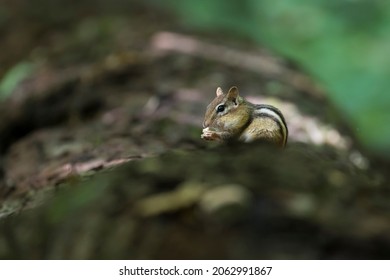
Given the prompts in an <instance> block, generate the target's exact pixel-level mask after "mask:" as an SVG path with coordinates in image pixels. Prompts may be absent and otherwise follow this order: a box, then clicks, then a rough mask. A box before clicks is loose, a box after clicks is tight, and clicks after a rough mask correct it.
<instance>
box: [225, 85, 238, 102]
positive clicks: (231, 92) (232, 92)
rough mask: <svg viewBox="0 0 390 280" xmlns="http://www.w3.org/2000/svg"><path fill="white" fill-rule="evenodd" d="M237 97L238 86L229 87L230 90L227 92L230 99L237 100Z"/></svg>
mask: <svg viewBox="0 0 390 280" xmlns="http://www.w3.org/2000/svg"><path fill="white" fill-rule="evenodd" d="M237 97H238V88H237V87H236V86H234V87H231V88H230V89H229V92H228V93H227V98H228V100H232V101H234V102H236V100H237Z"/></svg>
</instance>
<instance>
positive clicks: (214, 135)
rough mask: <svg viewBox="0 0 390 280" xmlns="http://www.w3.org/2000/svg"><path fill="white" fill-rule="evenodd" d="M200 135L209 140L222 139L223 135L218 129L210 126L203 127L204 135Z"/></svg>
mask: <svg viewBox="0 0 390 280" xmlns="http://www.w3.org/2000/svg"><path fill="white" fill-rule="evenodd" d="M200 137H201V138H202V139H204V140H207V141H216V140H221V136H220V135H219V133H218V132H216V131H213V130H210V129H209V128H208V127H206V128H205V129H203V131H202V135H201V136H200Z"/></svg>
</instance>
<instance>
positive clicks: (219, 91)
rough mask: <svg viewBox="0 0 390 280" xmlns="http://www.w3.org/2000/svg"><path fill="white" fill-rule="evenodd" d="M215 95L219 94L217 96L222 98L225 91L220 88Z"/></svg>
mask: <svg viewBox="0 0 390 280" xmlns="http://www.w3.org/2000/svg"><path fill="white" fill-rule="evenodd" d="M215 93H216V94H217V96H221V95H222V94H223V91H222V89H221V88H220V87H218V88H217V91H216V92H215Z"/></svg>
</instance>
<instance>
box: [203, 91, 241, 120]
mask: <svg viewBox="0 0 390 280" xmlns="http://www.w3.org/2000/svg"><path fill="white" fill-rule="evenodd" d="M243 102H244V99H243V98H242V97H241V96H240V95H239V93H238V88H237V87H235V86H234V87H231V88H230V89H229V91H228V93H224V92H223V91H222V89H221V88H220V87H218V88H217V91H216V97H215V98H214V100H213V101H212V102H211V103H210V104H209V105H208V106H207V110H206V114H205V117H204V121H203V127H209V126H212V125H213V124H215V123H216V122H218V120H220V119H224V116H226V115H228V114H229V113H231V112H234V111H235V110H237V108H238V107H239V106H240V105H241V104H242V103H243Z"/></svg>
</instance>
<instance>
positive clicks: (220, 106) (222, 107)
mask: <svg viewBox="0 0 390 280" xmlns="http://www.w3.org/2000/svg"><path fill="white" fill-rule="evenodd" d="M223 111H225V105H223V104H221V105H218V106H217V113H221V112H223Z"/></svg>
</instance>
